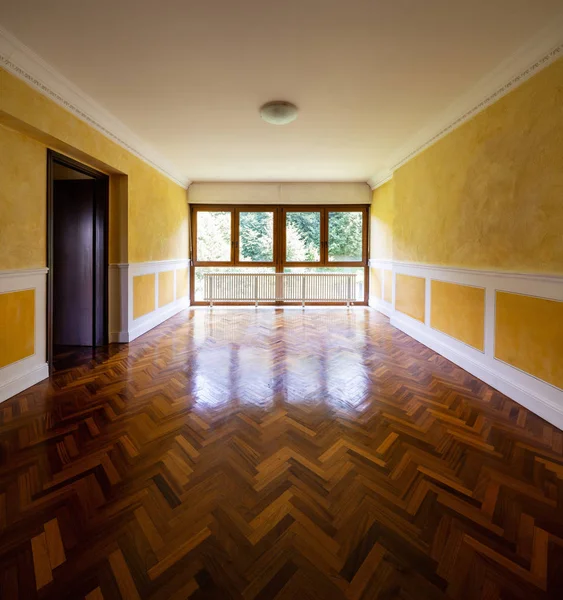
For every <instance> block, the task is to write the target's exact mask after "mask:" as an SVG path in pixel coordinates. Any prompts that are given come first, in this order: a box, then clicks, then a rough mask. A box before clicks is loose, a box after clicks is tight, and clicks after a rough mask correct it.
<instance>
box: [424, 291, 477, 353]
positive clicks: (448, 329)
mask: <svg viewBox="0 0 563 600" xmlns="http://www.w3.org/2000/svg"><path fill="white" fill-rule="evenodd" d="M431 289H432V291H431V295H430V297H431V306H430V326H431V327H433V328H434V329H437V330H438V331H441V332H443V333H446V334H447V335H450V336H452V337H453V338H456V339H457V340H460V341H462V342H464V343H466V344H469V345H470V346H473V347H474V348H477V349H478V350H481V351H483V350H485V290H484V289H483V288H478V287H472V286H469V285H458V284H456V283H447V282H445V281H432V283H431Z"/></svg>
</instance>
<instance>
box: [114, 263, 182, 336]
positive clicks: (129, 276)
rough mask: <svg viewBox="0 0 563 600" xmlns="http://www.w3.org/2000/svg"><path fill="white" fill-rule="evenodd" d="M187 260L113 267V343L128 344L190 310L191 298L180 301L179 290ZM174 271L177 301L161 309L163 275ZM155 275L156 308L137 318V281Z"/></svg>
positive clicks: (124, 264) (118, 264)
mask: <svg viewBox="0 0 563 600" xmlns="http://www.w3.org/2000/svg"><path fill="white" fill-rule="evenodd" d="M188 266H189V260H188V259H187V258H181V259H175V260H158V261H150V262H142V263H117V264H111V265H110V274H109V288H110V292H109V293H110V342H119V343H126V342H131V341H132V340H134V339H135V338H138V337H139V336H140V335H143V333H146V332H147V331H149V330H150V329H153V327H156V326H157V325H160V323H163V322H164V321H166V320H167V319H169V318H170V317H172V316H174V315H175V314H177V313H179V312H180V311H181V310H184V309H185V308H187V307H188V306H189V304H190V302H189V290H188V295H187V296H185V297H183V298H178V296H177V289H176V277H177V273H176V270H177V269H183V268H187V267H188ZM164 271H173V272H174V300H173V302H171V303H170V304H167V305H165V306H162V307H160V308H159V307H158V283H159V277H158V275H159V273H162V272H164ZM152 273H154V274H155V286H154V293H155V299H154V300H155V304H154V305H155V307H156V309H155V310H154V311H153V312H151V313H148V314H146V315H143V316H141V317H139V318H137V319H134V318H133V278H134V277H135V276H137V275H149V274H152Z"/></svg>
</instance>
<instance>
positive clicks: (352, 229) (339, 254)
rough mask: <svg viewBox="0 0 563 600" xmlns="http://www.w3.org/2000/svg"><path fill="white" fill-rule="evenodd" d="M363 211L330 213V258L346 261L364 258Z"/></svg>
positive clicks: (336, 260) (332, 260)
mask: <svg viewBox="0 0 563 600" xmlns="http://www.w3.org/2000/svg"><path fill="white" fill-rule="evenodd" d="M362 217H363V213H361V212H329V213H328V260H329V261H331V262H345V261H352V260H354V261H358V262H360V261H361V260H362V227H363V219H362Z"/></svg>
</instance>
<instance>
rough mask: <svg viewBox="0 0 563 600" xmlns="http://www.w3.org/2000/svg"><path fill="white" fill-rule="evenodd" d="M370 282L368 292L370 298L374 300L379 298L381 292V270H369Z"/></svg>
mask: <svg viewBox="0 0 563 600" xmlns="http://www.w3.org/2000/svg"><path fill="white" fill-rule="evenodd" d="M369 274H370V282H369V291H370V296H373V297H375V298H381V292H382V291H383V281H382V277H381V269H373V268H372V269H370V270H369Z"/></svg>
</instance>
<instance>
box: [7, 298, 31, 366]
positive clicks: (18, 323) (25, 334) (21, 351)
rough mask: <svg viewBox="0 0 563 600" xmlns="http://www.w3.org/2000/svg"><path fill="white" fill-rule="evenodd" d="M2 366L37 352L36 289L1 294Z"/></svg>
mask: <svg viewBox="0 0 563 600" xmlns="http://www.w3.org/2000/svg"><path fill="white" fill-rule="evenodd" d="M0 323H1V324H2V326H1V327H0V368H1V367H5V366H6V365H9V364H11V363H14V362H16V361H18V360H21V359H22V358H25V357H26V356H31V355H32V354H34V353H35V290H22V291H18V292H6V293H4V294H0Z"/></svg>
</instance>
